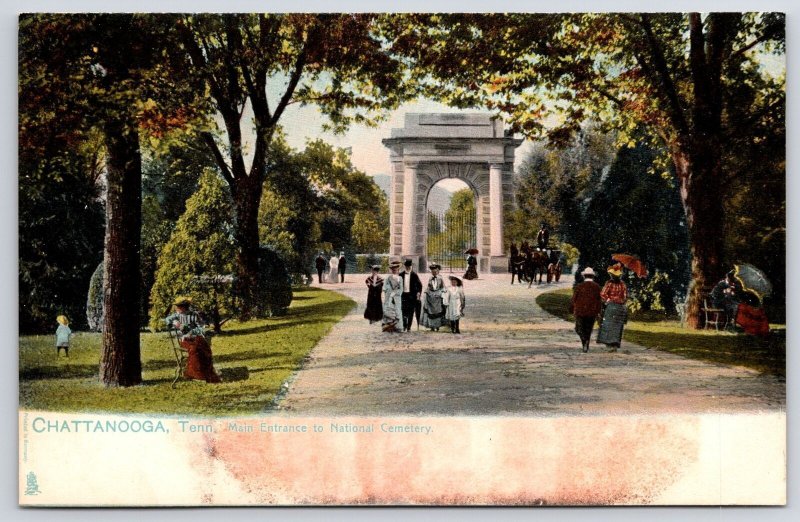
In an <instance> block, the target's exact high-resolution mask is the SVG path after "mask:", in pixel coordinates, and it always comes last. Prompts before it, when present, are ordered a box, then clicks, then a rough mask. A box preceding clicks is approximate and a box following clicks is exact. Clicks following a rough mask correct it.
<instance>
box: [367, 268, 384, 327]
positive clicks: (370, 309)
mask: <svg viewBox="0 0 800 522" xmlns="http://www.w3.org/2000/svg"><path fill="white" fill-rule="evenodd" d="M380 269H381V267H380V266H379V265H375V266H373V267H372V274H371V275H370V276H369V277H367V309H366V310H364V319H369V324H372V323H374V322H376V321H380V320H381V319H382V318H383V301H382V300H381V294H382V293H383V278H382V277H381V276H379V275H378V272H379V271H380Z"/></svg>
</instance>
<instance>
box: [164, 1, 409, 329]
mask: <svg viewBox="0 0 800 522" xmlns="http://www.w3.org/2000/svg"><path fill="white" fill-rule="evenodd" d="M374 20H375V16H373V15H368V14H354V15H349V14H348V15H346V14H341V15H329V14H283V15H279V14H273V15H270V14H258V15H256V14H230V15H195V16H186V17H183V19H182V20H181V22H180V24H179V27H180V29H181V34H182V36H183V38H182V42H183V49H184V50H185V53H186V55H187V57H188V59H189V60H190V62H191V64H192V66H193V68H194V70H195V72H196V78H197V79H198V80H199V81H200V82H201V83H202V85H203V88H204V89H207V90H208V92H209V94H210V97H211V99H212V100H213V105H214V109H215V110H216V111H217V113H218V114H219V118H220V119H221V121H222V124H223V127H224V130H225V135H226V136H227V146H226V147H220V144H219V143H218V142H217V139H216V137H215V135H214V134H212V133H211V132H208V133H206V134H204V137H205V139H206V142H207V144H208V146H209V147H210V149H211V150H212V151H213V153H214V156H215V158H216V159H217V162H218V164H219V167H220V170H221V171H222V175H223V176H224V178H225V180H226V181H227V182H228V183H229V184H230V186H231V192H232V196H233V200H234V210H235V213H236V240H237V246H238V253H237V256H238V258H237V276H238V283H237V284H238V288H239V292H240V297H241V299H242V302H243V307H242V313H243V315H244V316H246V315H248V312H249V311H250V309H251V308H252V304H253V303H252V298H253V295H254V294H253V292H252V291H253V289H255V284H256V281H257V278H256V271H257V264H258V263H257V258H258V221H257V217H258V207H259V202H260V200H261V192H262V189H263V184H264V181H265V179H266V176H267V168H268V164H269V158H268V154H269V145H270V142H271V140H272V138H273V136H274V133H275V129H276V128H277V125H278V123H279V121H280V119H281V117H282V116H283V114H284V111H285V110H286V107H287V106H289V104H293V103H301V104H314V105H316V106H317V107H318V108H319V109H320V111H321V112H322V113H323V114H324V115H326V116H327V117H328V118H329V121H330V126H331V127H332V128H333V129H335V130H342V129H343V128H345V127H346V126H347V125H348V124H349V123H351V122H360V123H370V122H373V121H374V120H375V118H377V117H379V116H381V115H382V113H383V110H384V109H386V108H394V107H396V106H397V105H398V104H399V102H400V101H402V100H403V99H404V97H405V95H406V94H407V93H408V91H409V87H408V83H406V82H404V81H403V77H402V75H401V74H400V72H401V70H402V67H401V62H400V61H397V60H394V59H392V58H390V55H389V53H388V52H387V49H386V48H385V47H386V46H387V41H386V40H385V39H382V38H380V37H379V35H378V34H377V33H376V32H375V29H376V28H375V24H374ZM246 110H249V111H251V112H252V116H253V118H252V121H253V125H254V134H255V136H254V145H253V151H252V161H251V163H250V167H249V168H248V167H247V165H246V162H245V148H244V139H245V135H244V133H243V130H242V117H243V115H244V114H245V112H246Z"/></svg>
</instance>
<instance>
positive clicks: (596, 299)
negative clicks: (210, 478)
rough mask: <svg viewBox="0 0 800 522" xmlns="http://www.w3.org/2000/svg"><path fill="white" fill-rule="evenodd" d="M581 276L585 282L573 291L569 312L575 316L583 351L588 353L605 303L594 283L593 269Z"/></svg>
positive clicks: (587, 269) (576, 329)
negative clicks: (595, 324) (595, 326)
mask: <svg viewBox="0 0 800 522" xmlns="http://www.w3.org/2000/svg"><path fill="white" fill-rule="evenodd" d="M581 275H583V282H582V283H579V284H577V285H576V286H575V288H574V289H573V290H572V300H571V301H570V304H569V311H570V312H571V313H572V314H573V315H575V332H577V334H578V337H580V339H581V346H582V348H583V351H584V352H588V351H589V343H590V341H591V339H592V329H593V328H594V322H595V321H596V320H597V315H598V314H599V313H600V308H601V307H602V304H603V301H602V299H601V298H600V285H598V284H597V283H595V281H594V270H592V267H586V268H585V269H584V270H583V272H581Z"/></svg>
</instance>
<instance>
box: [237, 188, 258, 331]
mask: <svg viewBox="0 0 800 522" xmlns="http://www.w3.org/2000/svg"><path fill="white" fill-rule="evenodd" d="M261 187H262V185H261V183H258V181H257V179H256V177H255V176H253V177H252V178H251V177H249V176H248V177H244V178H239V179H238V180H237V182H236V184H235V186H234V187H233V189H234V194H235V195H234V199H235V201H234V209H235V212H236V230H235V232H234V234H235V236H236V244H237V247H238V249H237V253H236V293H237V296H238V298H239V306H240V317H241V318H242V319H248V318H250V317H252V316H253V315H254V314H257V313H258V309H259V308H260V307H259V303H257V302H255V300H256V296H257V295H258V292H257V290H258V247H259V239H258V206H259V203H260V202H261V190H262V189H261Z"/></svg>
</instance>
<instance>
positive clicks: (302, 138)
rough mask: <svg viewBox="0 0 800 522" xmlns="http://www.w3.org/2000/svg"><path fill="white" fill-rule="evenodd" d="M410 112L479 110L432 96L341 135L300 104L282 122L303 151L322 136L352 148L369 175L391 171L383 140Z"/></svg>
mask: <svg viewBox="0 0 800 522" xmlns="http://www.w3.org/2000/svg"><path fill="white" fill-rule="evenodd" d="M274 84H275V85H274V87H273V89H271V91H272V92H270V99H271V100H272V99H273V98H274V99H275V100H276V101H277V99H278V98H279V97H280V89H281V88H282V87H283V85H282V82H280V81H276V82H274ZM271 106H273V107H274V106H275V104H271ZM409 112H446V113H455V112H479V111H477V110H476V109H471V110H466V111H464V110H460V109H454V108H452V107H448V106H447V105H444V104H442V103H439V102H436V101H433V100H430V99H421V100H417V101H414V102H409V103H405V104H403V105H401V106H400V107H399V108H398V109H397V110H395V111H392V112H390V113H389V116H388V118H387V119H386V120H385V121H383V122H381V123H380V124H379V125H378V126H377V127H368V126H366V125H353V126H351V127H350V129H349V130H348V131H347V132H346V133H344V134H339V135H337V134H334V133H332V132H329V131H324V130H323V128H322V127H323V124H324V122H325V117H324V116H323V115H322V114H321V113H320V111H319V109H317V108H316V107H315V106H305V107H301V106H300V105H288V106H287V107H286V110H285V111H284V113H283V115H282V116H281V120H280V125H281V126H282V127H283V129H284V131H285V133H286V139H287V141H288V143H289V145H290V146H291V147H293V148H294V149H297V150H303V149H304V148H305V145H306V142H307V141H309V140H314V139H317V138H321V139H323V140H325V141H326V142H328V143H330V144H331V145H333V146H336V147H341V148H348V147H349V148H350V149H351V161H352V162H353V165H354V166H355V167H356V168H357V169H359V170H361V171H363V172H365V173H366V174H368V175H370V176H375V175H377V174H387V175H388V174H389V173H390V164H389V149H387V148H386V147H385V146H384V145H383V143H381V140H382V139H384V138H388V137H389V136H390V134H391V130H392V129H393V128H402V127H403V125H404V119H405V115H406V113H409ZM248 118H252V113H250V111H249V110H246V111H245V113H244V116H243V123H242V128H243V130H244V129H245V128H246V127H247V124H246V123H245V120H246V119H248ZM249 136H250V137H249V139H246V146H247V145H248V144H249V145H251V146H249V147H248V149H249V150H250V151H252V150H253V147H252V143H253V138H252V136H253V135H252V133H250V134H249ZM531 145H532V144H531V143H530V142H529V141H526V142H525V143H523V144H522V145H521V146H520V147H519V148H518V149H517V151H516V152H517V154H516V161H515V163H516V164H517V165H518V164H519V162H520V160H521V159H522V157H523V156H524V155H525V152H526V151H527V150H529V147H530V146H531ZM248 159H249V158H248ZM438 186H441V187H443V188H445V189H447V190H449V191H451V192H453V191H456V190H459V189H462V188H464V187H465V186H466V184H464V183H463V182H461V181H459V180H456V179H453V180H442V181H441V182H439V184H438Z"/></svg>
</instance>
